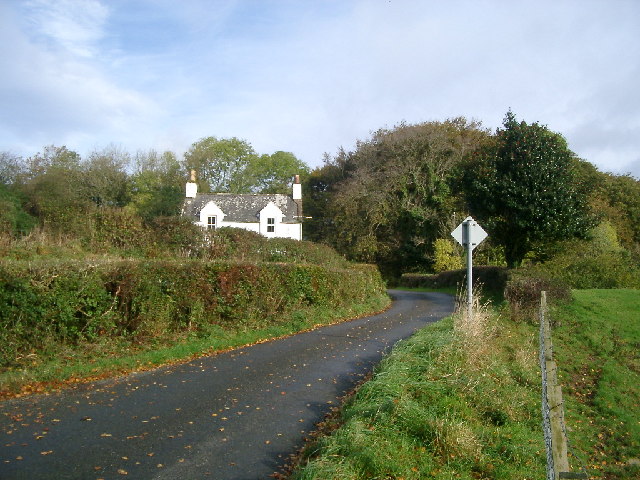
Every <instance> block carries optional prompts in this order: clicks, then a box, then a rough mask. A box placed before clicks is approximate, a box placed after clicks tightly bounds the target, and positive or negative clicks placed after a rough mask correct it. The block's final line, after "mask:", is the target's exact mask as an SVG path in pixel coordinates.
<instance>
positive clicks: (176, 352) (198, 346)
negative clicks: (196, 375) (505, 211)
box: [0, 295, 390, 399]
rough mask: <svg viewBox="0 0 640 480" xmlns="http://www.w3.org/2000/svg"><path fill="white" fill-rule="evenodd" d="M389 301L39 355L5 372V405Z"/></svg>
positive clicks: (1, 393) (1, 380)
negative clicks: (13, 398) (258, 325)
mask: <svg viewBox="0 0 640 480" xmlns="http://www.w3.org/2000/svg"><path fill="white" fill-rule="evenodd" d="M389 301H390V300H389V298H388V297H387V296H386V295H380V296H372V297H371V298H370V299H369V301H368V302H366V303H363V304H354V305H351V306H350V307H345V308H338V309H330V308H327V307H307V308H305V309H301V310H298V311H297V312H295V313H294V314H292V315H290V316H289V317H284V318H282V321H281V322H279V323H277V324H272V325H269V326H266V327H262V328H256V327H255V326H252V325H244V326H243V327H242V328H241V329H238V330H231V329H229V328H227V329H223V328H221V327H218V326H211V327H210V328H209V329H208V330H206V331H199V332H197V333H191V334H189V333H185V334H176V333H174V334H168V335H165V336H163V337H161V338H159V339H157V340H156V341H155V342H153V343H145V344H136V343H135V342H132V341H131V340H130V339H127V338H122V337H121V338H116V339H109V340H105V341H104V342H102V343H98V344H96V343H86V344H78V345H72V346H69V347H67V348H66V349H65V350H63V351H57V350H56V351H55V352H54V353H52V354H50V355H49V354H46V352H45V353H43V354H42V355H36V354H34V355H33V356H32V357H31V358H32V359H31V362H30V364H26V363H25V364H24V365H23V366H21V367H20V368H13V369H6V370H4V371H2V372H0V399H1V398H2V397H7V396H14V395H20V394H29V393H35V392H43V391H47V390H51V389H57V388H64V387H65V386H68V385H69V384H73V383H76V382H81V381H87V380H92V379H97V378H104V377H108V376H113V375H118V374H124V373H129V372H132V371H138V370H143V369H149V368H154V367H157V366H160V365H165V364H170V363H175V362H180V361H184V360H187V359H189V358H192V357H194V356H201V355H205V354H211V353H215V352H220V351H225V350H228V349H232V348H236V347H240V346H244V345H250V344H255V343H259V342H263V341H268V340H271V339H274V338H278V337H283V336H286V335H291V334H293V333H297V332H299V331H303V330H308V329H312V328H315V327H317V326H320V325H327V324H331V323H336V322H339V321H344V320H347V319H351V318H355V317H360V316H362V315H366V314H371V313H374V312H379V311H381V310H384V309H385V308H386V307H387V306H388V305H389Z"/></svg>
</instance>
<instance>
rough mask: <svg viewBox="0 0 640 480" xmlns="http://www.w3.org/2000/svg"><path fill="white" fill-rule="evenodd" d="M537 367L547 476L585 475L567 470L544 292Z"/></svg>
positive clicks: (549, 478) (551, 479)
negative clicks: (540, 377) (540, 383)
mask: <svg viewBox="0 0 640 480" xmlns="http://www.w3.org/2000/svg"><path fill="white" fill-rule="evenodd" d="M540 371H541V373H542V429H543V432H544V443H545V445H546V448H547V480H559V479H569V478H576V479H588V478H589V475H588V474H587V473H586V471H584V469H583V471H582V472H571V469H570V467H569V459H568V453H567V435H566V430H565V423H564V404H563V401H562V388H561V386H560V385H559V383H558V374H557V366H556V363H555V361H554V360H553V342H552V339H551V323H550V321H549V315H548V309H547V294H546V292H542V293H541V296H540Z"/></svg>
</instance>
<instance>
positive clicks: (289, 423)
mask: <svg viewBox="0 0 640 480" xmlns="http://www.w3.org/2000/svg"><path fill="white" fill-rule="evenodd" d="M390 293H391V295H392V296H393V297H394V299H395V301H394V304H393V306H392V308H391V309H390V310H388V311H387V312H385V313H382V314H379V315H375V316H371V317H366V318H362V319H359V320H354V321H351V322H346V323H342V324H338V325H333V326H329V327H324V328H321V329H318V330H315V331H312V332H307V333H302V334H299V335H295V336H292V337H289V338H285V339H282V340H277V341H273V342H269V343H264V344H259V345H255V346H252V347H246V348H242V349H238V350H235V351H231V352H228V353H224V354H219V355H215V356H210V357H203V358H199V359H197V360H194V361H191V362H189V363H185V364H181V365H173V366H170V367H164V368H159V369H156V370H153V371H150V372H143V373H139V374H133V375H129V376H126V377H121V378H118V379H113V380H110V381H102V382H99V383H95V384H92V385H84V386H81V387H77V388H75V389H73V390H66V391H63V392H61V393H54V394H50V395H34V396H30V397H25V398H18V399H13V400H8V401H5V402H2V403H0V479H1V480H12V479H29V480H38V479H56V480H57V479H82V480H86V479H105V480H110V479H122V478H134V479H158V480H160V479H181V480H192V479H206V478H212V479H223V480H231V479H235V480H254V479H266V478H269V477H270V475H271V474H272V473H274V472H277V471H279V469H280V468H281V466H282V465H283V464H284V463H285V462H286V461H287V459H288V457H289V455H290V454H292V453H294V452H295V451H296V450H297V449H298V448H299V447H301V446H302V445H303V442H304V437H305V435H307V434H308V433H309V432H310V431H312V430H313V429H314V424H316V423H317V422H318V421H320V420H322V418H323V417H324V415H325V414H326V413H327V412H328V411H329V410H330V409H331V407H332V406H337V405H338V403H339V401H338V399H339V397H341V396H342V395H344V393H345V392H347V391H349V390H350V389H351V388H352V387H353V386H354V385H355V384H356V383H358V382H359V381H360V380H361V379H362V378H363V377H364V376H365V375H366V374H367V373H368V372H370V371H371V369H372V367H373V366H374V365H375V364H376V363H378V362H379V361H380V359H381V356H382V355H383V353H384V352H386V351H388V350H389V349H390V347H391V346H392V345H393V344H394V343H395V342H397V341H398V340H400V339H403V338H406V337H408V336H410V335H411V334H412V333H413V332H415V331H416V330H417V329H419V328H421V327H423V326H425V325H426V324H428V323H431V322H434V321H436V320H439V319H440V318H442V317H444V316H446V315H449V314H450V313H451V311H452V310H453V299H452V298H451V297H450V296H448V295H444V294H438V293H414V292H401V291H391V292H390Z"/></svg>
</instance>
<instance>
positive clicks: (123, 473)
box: [118, 468, 129, 475]
mask: <svg viewBox="0 0 640 480" xmlns="http://www.w3.org/2000/svg"><path fill="white" fill-rule="evenodd" d="M118 473H119V474H120V475H129V472H127V471H126V470H123V469H122V468H119V469H118Z"/></svg>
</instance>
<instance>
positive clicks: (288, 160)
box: [184, 137, 309, 193]
mask: <svg viewBox="0 0 640 480" xmlns="http://www.w3.org/2000/svg"><path fill="white" fill-rule="evenodd" d="M184 158H185V167H186V169H187V170H195V171H196V172H197V173H198V190H199V191H202V192H216V193H285V192H287V190H288V188H289V185H290V183H291V179H292V178H293V176H294V175H296V174H303V175H304V174H307V173H308V172H309V167H308V166H307V165H305V164H304V162H302V161H301V160H299V159H297V158H296V156H295V155H294V154H293V153H290V152H283V151H278V152H275V153H274V154H272V155H266V154H265V155H258V154H257V153H256V152H255V150H254V149H253V147H252V146H251V144H249V143H248V142H247V141H245V140H239V139H238V138H235V137H233V138H221V139H219V138H217V137H206V138H202V139H200V140H198V141H197V142H195V143H194V144H193V145H191V147H190V148H189V150H188V151H187V152H186V153H185V154H184Z"/></svg>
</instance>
